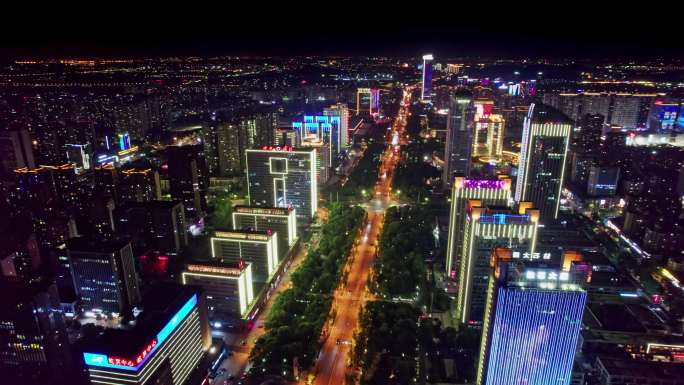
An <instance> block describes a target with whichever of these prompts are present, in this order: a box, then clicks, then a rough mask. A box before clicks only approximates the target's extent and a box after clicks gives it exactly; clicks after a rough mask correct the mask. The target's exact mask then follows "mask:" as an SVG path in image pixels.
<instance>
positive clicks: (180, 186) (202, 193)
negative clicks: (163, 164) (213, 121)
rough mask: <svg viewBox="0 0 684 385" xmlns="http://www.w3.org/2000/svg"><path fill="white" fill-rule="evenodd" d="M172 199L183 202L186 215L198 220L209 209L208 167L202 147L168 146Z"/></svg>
mask: <svg viewBox="0 0 684 385" xmlns="http://www.w3.org/2000/svg"><path fill="white" fill-rule="evenodd" d="M166 151H167V154H168V162H169V163H168V164H169V185H170V187H171V197H172V198H173V199H174V200H179V201H181V202H183V205H184V207H185V211H186V214H187V215H188V217H190V218H197V217H200V216H201V215H202V213H204V212H205V211H206V209H207V200H206V192H207V187H208V185H209V175H208V171H207V165H206V162H205V160H204V151H203V147H202V146H201V145H186V146H168V147H167V148H166Z"/></svg>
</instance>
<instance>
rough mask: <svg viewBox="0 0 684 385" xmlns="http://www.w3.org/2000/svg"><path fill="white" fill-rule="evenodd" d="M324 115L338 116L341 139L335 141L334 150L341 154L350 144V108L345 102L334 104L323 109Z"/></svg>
mask: <svg viewBox="0 0 684 385" xmlns="http://www.w3.org/2000/svg"><path fill="white" fill-rule="evenodd" d="M323 115H327V116H336V117H337V123H338V130H339V139H338V140H334V141H333V146H334V147H336V148H334V149H333V151H335V153H336V154H339V153H341V152H342V151H343V150H344V149H345V148H346V147H347V146H348V145H349V108H348V107H347V105H346V104H344V103H337V104H333V105H332V106H330V107H328V108H326V109H324V110H323ZM334 165H335V164H334Z"/></svg>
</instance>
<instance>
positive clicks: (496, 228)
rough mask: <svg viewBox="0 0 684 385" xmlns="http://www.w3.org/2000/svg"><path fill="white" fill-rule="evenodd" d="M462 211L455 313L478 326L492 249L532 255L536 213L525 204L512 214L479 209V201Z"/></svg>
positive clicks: (473, 202) (481, 313) (504, 208)
mask: <svg viewBox="0 0 684 385" xmlns="http://www.w3.org/2000/svg"><path fill="white" fill-rule="evenodd" d="M466 212H467V216H466V219H465V222H464V231H463V241H462V244H463V246H462V248H461V256H460V263H459V276H458V299H457V304H456V314H457V319H458V321H459V322H461V323H464V324H471V325H478V324H480V322H481V321H482V319H483V316H484V309H485V302H486V295H487V281H488V278H489V259H490V257H491V253H492V250H493V249H494V248H497V247H508V248H513V249H516V250H521V251H523V252H526V253H530V254H534V253H535V248H536V243H537V224H538V221H539V211H538V210H536V209H532V208H531V205H530V204H529V202H521V204H520V206H519V207H518V210H517V212H513V211H512V210H511V209H510V208H508V207H495V206H490V207H483V205H482V204H481V202H479V201H477V200H470V201H468V203H467V206H466Z"/></svg>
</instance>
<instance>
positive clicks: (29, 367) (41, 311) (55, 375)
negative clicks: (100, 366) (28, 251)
mask: <svg viewBox="0 0 684 385" xmlns="http://www.w3.org/2000/svg"><path fill="white" fill-rule="evenodd" d="M0 290H2V292H3V293H5V294H4V295H3V296H2V298H0V341H2V343H1V344H0V373H1V374H2V383H3V384H8V385H10V384H34V383H46V384H47V383H50V384H57V383H60V384H61V383H68V380H69V378H68V377H69V375H70V374H71V369H72V367H71V364H72V359H71V357H72V353H71V345H70V344H69V338H68V335H67V330H66V327H65V324H64V319H63V315H62V309H61V306H60V298H59V295H58V293H57V287H56V285H55V284H54V283H53V282H52V281H50V280H47V279H43V278H40V279H37V278H34V279H32V280H31V281H30V282H28V281H24V282H21V281H12V282H8V281H4V280H3V281H0Z"/></svg>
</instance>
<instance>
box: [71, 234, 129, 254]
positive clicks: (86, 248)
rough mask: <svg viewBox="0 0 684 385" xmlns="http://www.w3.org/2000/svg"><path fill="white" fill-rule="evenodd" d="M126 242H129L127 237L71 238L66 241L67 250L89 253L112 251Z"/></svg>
mask: <svg viewBox="0 0 684 385" xmlns="http://www.w3.org/2000/svg"><path fill="white" fill-rule="evenodd" d="M127 244H130V241H129V240H127V239H114V240H110V241H103V240H99V239H94V238H89V237H78V238H71V239H69V240H67V242H66V246H67V250H70V251H81V252H90V253H114V252H117V251H119V250H121V249H122V248H123V247H124V246H126V245H127Z"/></svg>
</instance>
